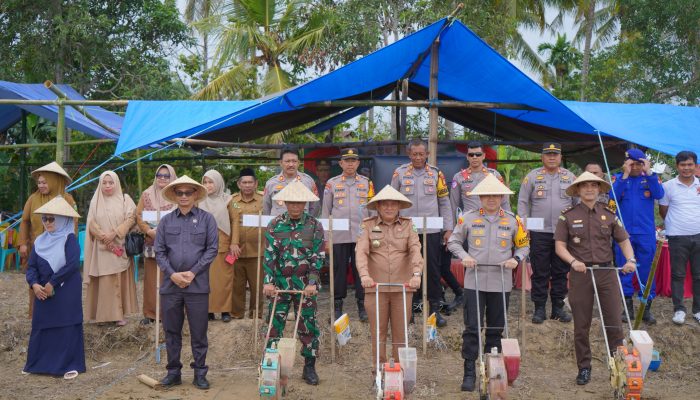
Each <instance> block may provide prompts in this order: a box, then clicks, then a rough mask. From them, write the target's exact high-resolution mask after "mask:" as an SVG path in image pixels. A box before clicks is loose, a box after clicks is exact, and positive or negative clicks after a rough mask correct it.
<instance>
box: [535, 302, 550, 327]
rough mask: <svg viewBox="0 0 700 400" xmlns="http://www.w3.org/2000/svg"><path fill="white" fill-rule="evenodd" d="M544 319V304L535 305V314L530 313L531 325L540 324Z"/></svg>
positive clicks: (545, 315)
mask: <svg viewBox="0 0 700 400" xmlns="http://www.w3.org/2000/svg"><path fill="white" fill-rule="evenodd" d="M545 319H547V313H546V312H545V310H544V304H542V305H538V304H535V312H534V313H532V323H533V324H541V323H543V322H544V320H545Z"/></svg>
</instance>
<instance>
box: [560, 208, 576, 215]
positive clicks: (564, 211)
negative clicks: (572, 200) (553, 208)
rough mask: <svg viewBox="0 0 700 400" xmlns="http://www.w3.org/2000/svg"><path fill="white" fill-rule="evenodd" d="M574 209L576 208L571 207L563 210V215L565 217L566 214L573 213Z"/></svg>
mask: <svg viewBox="0 0 700 400" xmlns="http://www.w3.org/2000/svg"><path fill="white" fill-rule="evenodd" d="M573 209H574V208H573V207H571V206H569V207H566V208H565V209H563V210H561V214H562V215H564V214H566V213H568V212H569V211H571V210H573Z"/></svg>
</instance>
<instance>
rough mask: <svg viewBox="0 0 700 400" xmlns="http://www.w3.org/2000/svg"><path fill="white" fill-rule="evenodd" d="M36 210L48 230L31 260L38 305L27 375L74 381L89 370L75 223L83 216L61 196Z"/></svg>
mask: <svg viewBox="0 0 700 400" xmlns="http://www.w3.org/2000/svg"><path fill="white" fill-rule="evenodd" d="M34 214H36V215H38V216H39V218H40V220H41V221H42V224H43V226H44V229H45V232H44V233H42V234H41V235H39V236H37V237H36V239H35V240H34V247H33V248H32V251H31V253H30V254H29V260H28V263H27V273H26V277H27V283H28V284H29V287H30V288H31V290H32V293H34V296H35V297H36V303H35V304H34V310H33V314H32V332H31V335H30V337H29V347H28V349H27V363H26V364H25V366H24V369H23V373H32V374H50V375H57V376H63V377H64V378H66V379H71V378H74V377H75V376H77V375H78V373H80V372H85V347H84V342H83V310H82V303H81V297H82V283H81V279H80V246H79V245H78V240H77V239H76V237H75V233H74V225H73V224H74V222H73V218H80V215H78V213H77V212H76V211H75V210H74V209H73V208H72V207H71V205H70V204H69V203H68V202H67V201H66V200H64V198H63V197H61V196H57V197H55V198H54V199H53V200H51V201H49V202H48V203H46V204H45V205H44V206H42V207H40V208H38V209H37V210H35V211H34Z"/></svg>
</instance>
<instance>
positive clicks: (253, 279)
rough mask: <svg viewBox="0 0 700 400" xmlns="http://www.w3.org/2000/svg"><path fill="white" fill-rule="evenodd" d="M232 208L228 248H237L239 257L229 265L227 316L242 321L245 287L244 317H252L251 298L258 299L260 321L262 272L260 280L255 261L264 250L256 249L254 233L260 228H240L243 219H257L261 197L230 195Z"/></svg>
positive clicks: (254, 195)
mask: <svg viewBox="0 0 700 400" xmlns="http://www.w3.org/2000/svg"><path fill="white" fill-rule="evenodd" d="M231 204H232V207H233V225H232V226H231V244H237V245H238V246H239V247H240V248H241V255H240V256H239V257H238V260H236V262H235V263H234V265H233V305H232V307H231V316H232V317H233V318H243V317H244V316H245V297H246V283H247V284H248V286H249V287H250V299H249V300H248V309H249V311H248V315H249V317H250V318H253V317H254V313H255V294H256V293H260V294H259V297H258V299H259V300H258V318H262V306H263V302H262V300H263V296H262V280H263V275H264V273H263V271H262V266H261V271H260V279H259V280H258V279H257V274H258V259H259V258H260V257H262V252H263V250H264V247H263V248H261V249H258V230H259V229H263V228H255V227H244V226H243V215H245V214H250V215H257V214H258V212H259V211H260V210H261V209H262V204H263V195H262V193H261V192H257V191H256V192H255V193H253V198H252V199H250V200H243V197H242V196H241V194H240V193H236V194H234V195H233V198H232V199H231ZM262 235H263V236H262V246H265V244H266V242H265V237H264V235H265V233H264V232H263V233H262Z"/></svg>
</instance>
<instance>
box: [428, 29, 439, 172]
mask: <svg viewBox="0 0 700 400" xmlns="http://www.w3.org/2000/svg"><path fill="white" fill-rule="evenodd" d="M439 52H440V37H438V38H437V39H435V41H434V42H433V45H432V46H431V48H430V87H429V88H428V97H429V101H430V103H431V105H430V111H429V112H428V132H429V136H428V151H429V152H430V154H429V155H428V159H429V161H428V162H429V163H430V164H432V165H437V142H438V120H437V119H438V107H437V104H436V101H437V100H438V55H439Z"/></svg>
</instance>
